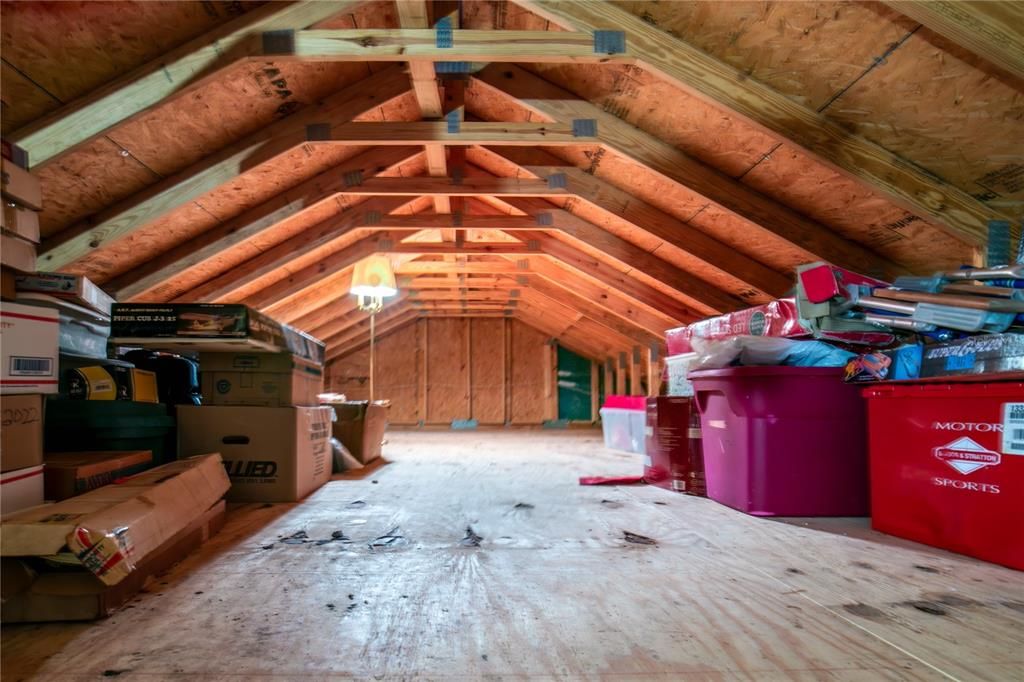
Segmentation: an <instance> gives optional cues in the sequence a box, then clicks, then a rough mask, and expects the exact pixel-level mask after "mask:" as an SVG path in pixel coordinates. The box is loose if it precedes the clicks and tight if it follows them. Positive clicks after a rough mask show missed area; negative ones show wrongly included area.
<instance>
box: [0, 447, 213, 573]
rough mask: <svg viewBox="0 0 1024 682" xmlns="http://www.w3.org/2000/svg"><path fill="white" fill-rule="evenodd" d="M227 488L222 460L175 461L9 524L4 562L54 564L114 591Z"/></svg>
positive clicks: (1, 547) (0, 550)
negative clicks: (83, 571) (80, 569)
mask: <svg viewBox="0 0 1024 682" xmlns="http://www.w3.org/2000/svg"><path fill="white" fill-rule="evenodd" d="M230 485H231V483H230V481H229V480H228V476H227V473H226V472H225V470H224V464H223V462H222V460H221V457H220V455H219V454H211V455H201V456H198V457H191V458H189V459H184V460H179V461H176V462H171V463H169V464H165V465H163V466H160V467H157V468H155V469H150V470H149V471H147V472H145V473H142V474H139V475H137V476H132V477H131V478H128V479H126V480H124V481H123V482H119V483H116V484H113V485H108V486H104V487H102V488H99V489H97V490H93V491H92V492H88V493H86V494H84V495H79V496H78V497H72V498H69V499H67V500H64V501H62V502H58V503H56V504H53V505H46V506H42V507H36V508H34V509H27V510H25V511H23V512H20V513H17V514H13V515H11V516H10V517H6V518H4V519H3V521H2V523H0V532H2V534H3V543H2V544H0V556H4V557H48V558H56V560H58V561H60V562H63V563H67V564H69V565H73V566H85V568H87V569H88V570H90V571H91V572H92V573H93V574H95V575H96V577H98V578H99V579H100V580H101V581H103V582H104V583H105V584H107V585H116V584H117V583H119V582H121V581H122V580H124V579H125V578H126V577H128V576H129V575H131V573H132V572H133V571H134V570H135V568H136V566H137V565H138V564H139V562H141V561H142V560H143V559H145V558H146V557H147V556H149V555H150V554H151V553H152V552H153V551H155V550H156V549H157V548H158V547H160V546H161V545H162V544H164V543H165V542H167V541H168V540H169V539H170V538H171V537H173V536H174V535H175V534H177V533H178V532H180V531H181V530H182V529H184V528H186V527H187V526H188V525H189V524H190V523H192V522H193V521H194V520H195V519H196V518H197V517H198V516H199V515H200V514H201V513H202V510H205V509H209V508H210V507H211V506H213V504H214V503H215V502H217V500H219V499H221V497H223V496H224V493H225V492H227V490H228V488H229V487H230Z"/></svg>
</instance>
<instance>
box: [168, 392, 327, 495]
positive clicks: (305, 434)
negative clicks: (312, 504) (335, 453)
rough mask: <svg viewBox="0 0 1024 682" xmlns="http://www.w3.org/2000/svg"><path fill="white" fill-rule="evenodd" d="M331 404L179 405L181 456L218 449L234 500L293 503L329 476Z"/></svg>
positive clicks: (179, 450) (320, 484) (317, 486)
mask: <svg viewBox="0 0 1024 682" xmlns="http://www.w3.org/2000/svg"><path fill="white" fill-rule="evenodd" d="M333 417H334V410H333V408H331V407H221V406H210V405H204V406H202V407H194V406H179V407H178V455H179V457H187V456H189V455H192V454H195V453H197V452H204V451H205V452H209V451H210V450H211V449H213V450H217V451H219V452H220V453H221V454H222V455H223V457H224V467H225V470H226V471H227V473H228V475H229V476H230V478H231V490H230V491H229V492H228V495H227V499H228V500H229V501H232V502H295V501H296V500H301V499H302V498H303V497H305V496H306V495H308V494H310V493H311V492H313V491H314V490H316V489H317V488H319V487H320V486H322V485H323V484H324V483H326V482H327V481H328V480H329V479H330V477H331V447H330V438H331V422H332V419H333Z"/></svg>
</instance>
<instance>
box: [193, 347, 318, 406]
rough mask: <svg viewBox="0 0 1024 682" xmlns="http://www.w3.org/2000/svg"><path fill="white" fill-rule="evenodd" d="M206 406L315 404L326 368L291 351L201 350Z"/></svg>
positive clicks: (201, 375)
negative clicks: (212, 351) (211, 351)
mask: <svg viewBox="0 0 1024 682" xmlns="http://www.w3.org/2000/svg"><path fill="white" fill-rule="evenodd" d="M199 370H200V377H201V378H200V382H201V385H202V393H203V403H204V404H206V405H227V406H253V407H291V406H299V407H315V406H316V405H318V404H319V403H318V399H317V396H318V395H319V394H320V393H323V390H324V374H323V367H321V366H320V365H319V364H317V363H315V362H312V361H310V360H306V359H304V358H301V357H299V356H296V355H292V354H291V353H200V354H199Z"/></svg>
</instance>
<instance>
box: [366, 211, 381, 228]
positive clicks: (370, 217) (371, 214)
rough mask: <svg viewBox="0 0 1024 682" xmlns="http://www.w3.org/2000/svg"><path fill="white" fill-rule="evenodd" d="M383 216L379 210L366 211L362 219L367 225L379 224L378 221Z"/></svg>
mask: <svg viewBox="0 0 1024 682" xmlns="http://www.w3.org/2000/svg"><path fill="white" fill-rule="evenodd" d="M383 217H384V216H382V215H381V213H380V211H367V212H366V217H365V218H364V220H365V221H366V224H367V225H380V221H381V219H382V218H383Z"/></svg>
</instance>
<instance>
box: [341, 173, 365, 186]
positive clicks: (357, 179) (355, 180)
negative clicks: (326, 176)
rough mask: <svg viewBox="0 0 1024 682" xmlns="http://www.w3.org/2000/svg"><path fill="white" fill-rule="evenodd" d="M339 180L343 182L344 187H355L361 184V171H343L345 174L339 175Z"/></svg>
mask: <svg viewBox="0 0 1024 682" xmlns="http://www.w3.org/2000/svg"><path fill="white" fill-rule="evenodd" d="M341 180H342V182H344V183H345V186H346V187H356V186H358V185H361V184H363V171H360V170H354V171H349V172H348V173H345V175H343V176H342V177H341Z"/></svg>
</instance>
